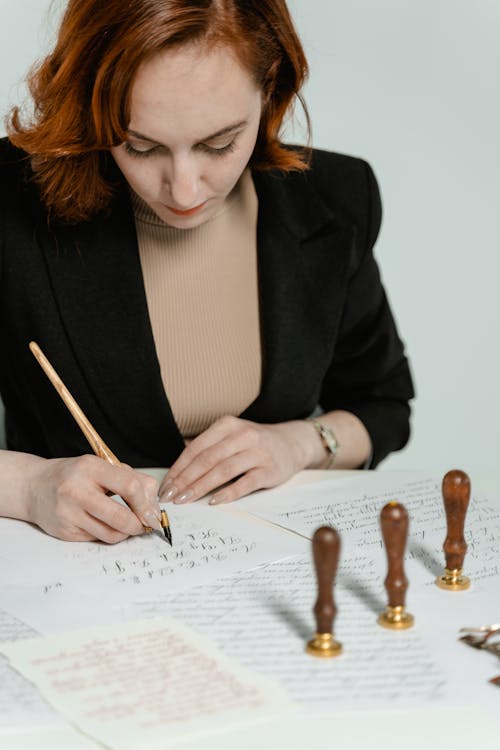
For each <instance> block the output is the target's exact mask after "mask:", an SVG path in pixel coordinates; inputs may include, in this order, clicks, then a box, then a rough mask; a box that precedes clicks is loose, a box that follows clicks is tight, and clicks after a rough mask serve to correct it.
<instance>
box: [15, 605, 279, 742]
mask: <svg viewBox="0 0 500 750" xmlns="http://www.w3.org/2000/svg"><path fill="white" fill-rule="evenodd" d="M0 651H1V652H3V653H4V654H5V655H6V656H7V657H8V658H9V660H10V661H11V663H12V665H13V666H14V667H15V668H16V669H17V670H19V671H20V672H22V673H23V674H24V675H25V676H26V677H27V678H28V679H30V680H32V681H33V682H34V683H35V684H36V685H37V686H38V687H39V688H40V690H41V691H42V693H43V694H44V695H45V696H46V698H47V699H48V700H49V701H50V702H51V703H52V704H53V705H54V706H55V707H56V708H57V709H58V710H59V711H61V712H62V713H63V714H64V715H65V716H66V717H67V718H68V719H70V720H71V721H72V722H74V723H75V724H76V725H77V726H78V727H79V728H80V729H81V730H82V731H83V732H85V733H86V734H88V735H90V736H92V737H94V738H95V739H97V740H98V741H100V742H102V743H105V744H106V745H107V746H108V747H110V748H113V749H116V750H147V749H149V748H166V747H170V746H172V745H173V744H175V743H176V742H177V741H178V740H179V739H180V738H183V739H185V738H186V737H190V736H193V735H194V736H196V735H198V734H206V733H207V732H213V731H221V730H222V731H224V729H229V728H231V726H234V725H238V724H240V723H248V722H254V721H261V720H264V719H266V718H270V717H271V716H273V715H276V714H279V713H280V712H283V713H285V712H286V711H287V710H289V709H291V704H290V701H289V700H288V699H287V698H286V696H285V693H284V691H283V690H281V689H280V688H278V687H277V686H276V685H274V684H273V683H272V682H271V681H269V680H266V679H264V678H262V677H258V676H255V675H253V674H252V673H251V672H250V671H249V670H247V669H244V668H242V667H240V666H239V665H238V664H237V663H236V662H234V661H232V660H231V659H229V658H228V657H226V656H224V655H223V654H222V653H221V652H220V651H219V650H218V649H217V648H216V647H215V646H214V645H213V644H212V643H211V642H210V641H208V639H206V638H204V637H203V636H200V635H199V634H197V633H194V632H192V631H190V630H189V629H188V628H186V627H185V626H183V625H181V624H180V623H178V622H176V621H174V620H172V619H168V618H162V619H159V620H147V621H135V622H130V623H128V624H126V625H122V626H114V627H109V628H99V629H92V630H83V631H76V632H73V633H67V634H65V635H59V636H57V637H51V638H47V639H37V640H31V641H30V640H28V641H21V642H17V643H13V644H7V645H5V644H4V645H1V646H0Z"/></svg>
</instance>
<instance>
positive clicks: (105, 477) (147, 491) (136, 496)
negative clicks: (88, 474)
mask: <svg viewBox="0 0 500 750" xmlns="http://www.w3.org/2000/svg"><path fill="white" fill-rule="evenodd" d="M101 463H102V464H103V466H102V467H100V469H99V471H98V473H97V476H96V477H95V478H96V481H98V482H99V484H100V485H101V486H102V487H103V489H106V490H111V491H112V492H113V493H114V494H116V495H119V496H120V497H121V498H122V499H123V500H124V502H125V503H126V504H127V505H128V506H129V508H130V509H131V510H132V511H133V513H135V515H136V516H137V518H138V519H139V520H140V522H141V523H142V524H143V525H144V526H152V527H153V528H155V529H160V528H161V524H160V506H159V504H158V483H157V482H156V481H155V480H154V479H153V478H152V477H150V476H147V475H146V474H140V473H139V472H137V471H134V470H133V469H130V468H129V467H126V466H111V465H110V464H105V463H104V462H103V461H101ZM115 505H117V503H115ZM104 507H105V512H106V513H108V511H110V508H109V506H104ZM118 508H120V510H121V511H125V510H126V509H125V508H123V507H120V506H119V505H118ZM97 513H98V510H97ZM115 513H116V517H117V520H118V522H119V519H121V520H122V521H124V522H125V523H126V514H124V513H120V512H119V511H116V510H115ZM92 515H94V512H93V511H92ZM97 517H99V518H100V516H99V515H97ZM108 517H109V516H107V517H106V518H104V519H101V520H104V521H105V522H106V523H109V521H108ZM117 528H119V530H121V531H123V533H126V534H127V535H129V534H133V533H138V532H137V531H136V532H134V531H133V530H132V529H131V528H130V526H127V527H126V528H120V527H117Z"/></svg>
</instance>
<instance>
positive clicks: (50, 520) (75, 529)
mask: <svg viewBox="0 0 500 750" xmlns="http://www.w3.org/2000/svg"><path fill="white" fill-rule="evenodd" d="M25 491H26V493H27V494H26V501H25V509H26V510H25V516H26V520H27V521H31V522H32V523H34V524H36V525H37V526H40V528H42V529H43V530H44V531H46V532H47V533H48V534H51V535H52V536H55V537H58V538H59V539H64V540H66V541H72V542H76V541H90V540H95V539H97V540H99V541H102V542H107V543H108V544H115V543H116V542H120V541H122V540H123V539H126V538H127V537H128V536H134V535H138V534H142V533H143V531H144V528H143V526H152V527H153V528H155V529H161V525H160V522H159V518H160V508H159V505H158V483H157V482H156V481H155V480H154V479H153V478H152V477H149V476H147V475H146V474H141V473H140V472H138V471H134V470H133V469H131V468H130V467H129V466H127V465H124V464H121V465H120V466H113V465H112V464H109V463H107V462H106V461H104V460H103V459H102V458H98V457H97V456H90V455H85V456H79V457H76V458H53V459H39V460H38V461H36V463H35V464H34V465H31V466H30V469H29V471H28V475H27V482H26V484H25ZM109 493H112V494H116V495H120V497H122V498H123V500H124V501H125V502H126V503H127V505H128V506H129V507H125V506H124V505H122V504H121V503H119V502H117V501H116V500H113V499H112V498H111V497H109Z"/></svg>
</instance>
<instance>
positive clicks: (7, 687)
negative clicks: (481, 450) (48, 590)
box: [0, 609, 61, 727]
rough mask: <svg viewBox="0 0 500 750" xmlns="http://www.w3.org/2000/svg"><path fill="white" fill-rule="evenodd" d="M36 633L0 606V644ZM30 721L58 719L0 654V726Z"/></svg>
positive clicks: (32, 687)
mask: <svg viewBox="0 0 500 750" xmlns="http://www.w3.org/2000/svg"><path fill="white" fill-rule="evenodd" d="M37 635H38V634H37V633H36V632H35V631H34V630H33V629H32V628H30V627H28V625H26V624H25V623H24V622H22V621H21V620H18V619H17V618H16V617H13V616H12V615H10V614H9V613H8V612H5V610H3V609H0V644H1V643H4V642H5V641H17V640H21V639H25V638H33V637H34V636H37ZM30 722H32V723H36V724H38V725H42V724H58V723H60V722H61V719H60V717H59V716H58V714H57V713H56V712H55V711H54V710H53V709H52V708H51V707H50V706H49V705H48V703H46V701H44V700H43V698H42V697H41V696H40V693H39V692H38V690H37V689H36V688H35V687H34V686H33V685H32V684H31V682H28V680H27V679H26V678H25V677H23V676H22V675H20V674H19V673H18V672H16V671H15V670H14V669H12V667H11V666H10V665H9V663H8V662H7V659H6V658H5V657H4V656H0V727H17V726H18V727H22V726H26V724H29V723H30Z"/></svg>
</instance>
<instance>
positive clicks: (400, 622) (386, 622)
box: [377, 605, 415, 630]
mask: <svg viewBox="0 0 500 750" xmlns="http://www.w3.org/2000/svg"><path fill="white" fill-rule="evenodd" d="M377 622H378V624H379V625H382V627H383V628H389V629H390V630H406V629H407V628H411V627H412V626H413V625H414V623H415V618H414V617H413V615H410V613H409V612H407V611H406V610H405V608H404V607H391V606H390V605H387V607H386V609H385V612H382V614H380V615H379V616H378V619H377Z"/></svg>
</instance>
